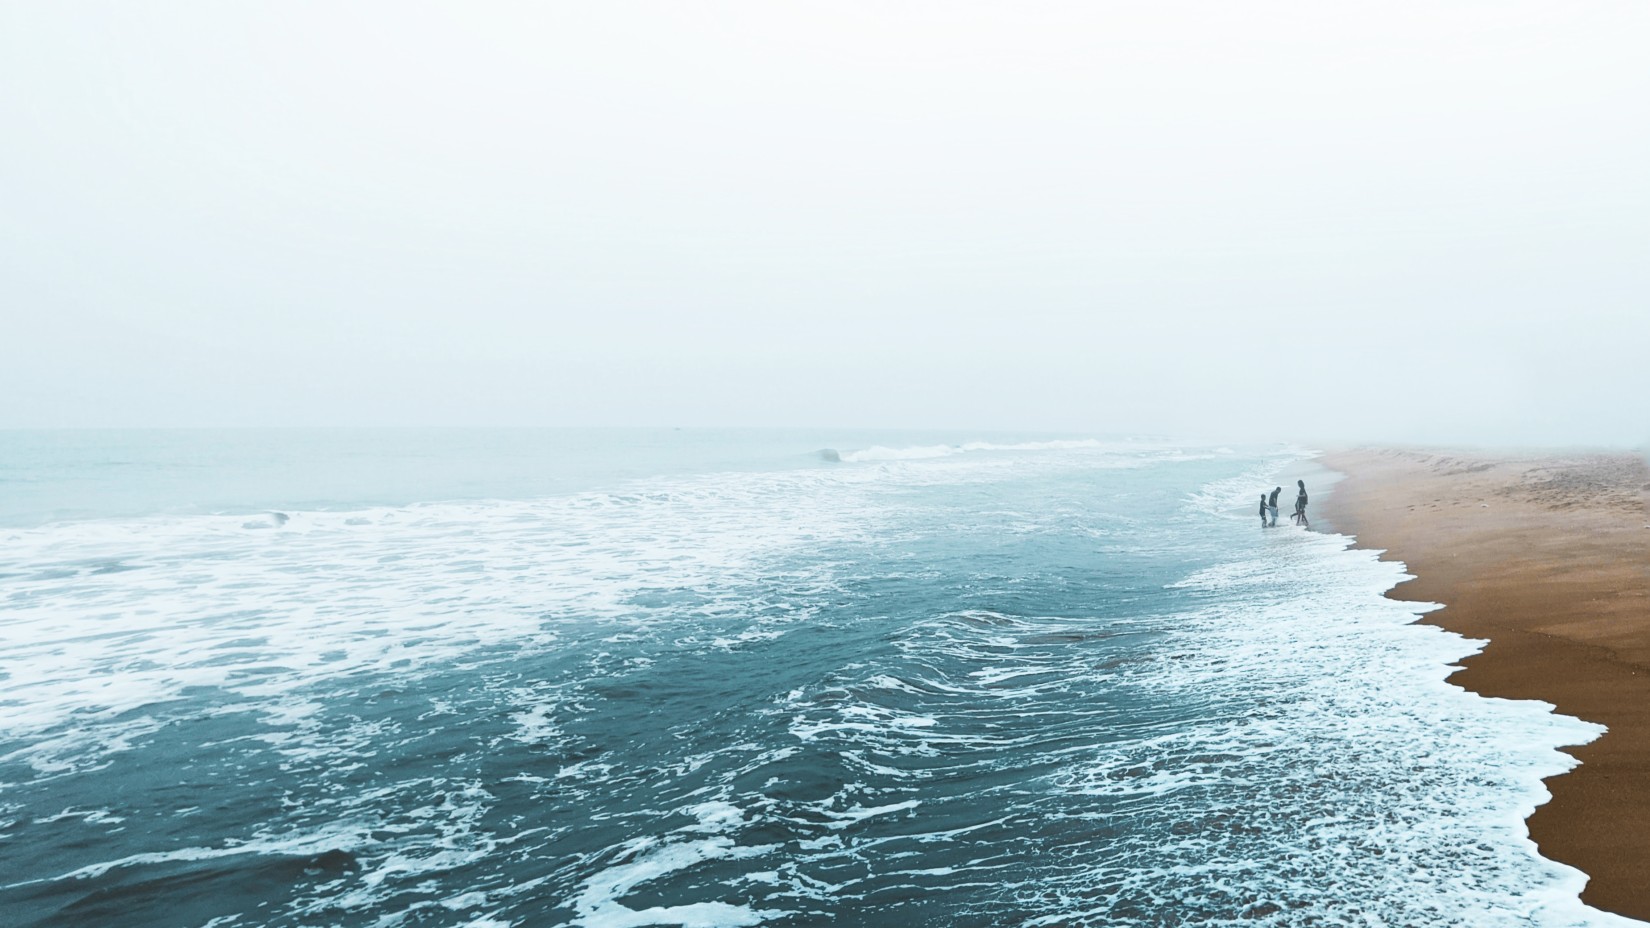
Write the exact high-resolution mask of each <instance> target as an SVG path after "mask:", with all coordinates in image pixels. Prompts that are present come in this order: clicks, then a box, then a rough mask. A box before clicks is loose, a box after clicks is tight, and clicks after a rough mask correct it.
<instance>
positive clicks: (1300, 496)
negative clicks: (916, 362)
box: [1294, 480, 1312, 528]
mask: <svg viewBox="0 0 1650 928" xmlns="http://www.w3.org/2000/svg"><path fill="white" fill-rule="evenodd" d="M1295 486H1298V487H1300V492H1299V493H1296V494H1295V515H1294V519H1295V521H1297V522H1299V523H1300V524H1302V525H1304V526H1306V527H1307V528H1311V527H1312V523H1311V522H1308V521H1306V481H1304V480H1297V481H1295Z"/></svg>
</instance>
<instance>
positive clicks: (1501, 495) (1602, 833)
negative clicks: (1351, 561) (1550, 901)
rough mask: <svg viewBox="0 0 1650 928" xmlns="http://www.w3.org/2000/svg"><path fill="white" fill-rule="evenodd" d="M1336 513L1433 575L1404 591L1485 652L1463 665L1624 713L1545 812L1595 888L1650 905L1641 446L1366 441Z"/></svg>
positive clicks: (1549, 850)
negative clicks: (1418, 445) (1423, 446)
mask: <svg viewBox="0 0 1650 928" xmlns="http://www.w3.org/2000/svg"><path fill="white" fill-rule="evenodd" d="M1324 463H1325V464H1327V465H1328V466H1329V467H1331V468H1333V469H1335V470H1338V471H1340V472H1342V473H1344V474H1346V475H1347V478H1346V479H1345V480H1344V481H1342V482H1341V483H1340V484H1339V485H1337V486H1336V487H1335V490H1334V492H1333V493H1332V494H1331V496H1330V497H1329V499H1328V500H1327V501H1326V504H1325V507H1324V510H1325V515H1326V516H1327V517H1328V519H1329V520H1330V521H1331V522H1332V523H1333V524H1334V526H1335V528H1336V529H1337V530H1340V531H1345V532H1349V533H1353V534H1356V535H1357V537H1358V545H1359V546H1360V547H1365V548H1382V549H1386V551H1387V554H1386V555H1385V556H1386V557H1389V558H1395V559H1398V560H1401V561H1403V562H1404V563H1405V564H1407V565H1408V567H1409V572H1410V573H1412V574H1415V575H1416V577H1417V579H1416V580H1414V581H1412V582H1410V583H1405V584H1403V585H1401V586H1399V587H1398V588H1397V589H1396V590H1394V591H1393V592H1392V593H1391V594H1390V595H1392V596H1393V597H1394V598H1396V599H1405V600H1423V601H1430V602H1438V603H1443V604H1445V608H1444V609H1442V610H1439V611H1437V612H1433V613H1430V614H1429V615H1427V616H1426V618H1425V621H1428V622H1431V623H1434V624H1437V625H1441V626H1443V627H1445V628H1448V629H1451V630H1453V631H1456V632H1460V633H1461V634H1463V635H1467V636H1469V637H1472V638H1487V639H1489V642H1490V643H1489V645H1488V646H1486V647H1485V649H1484V652H1483V653H1482V654H1479V655H1476V656H1474V657H1472V658H1469V659H1467V660H1466V661H1464V662H1463V669H1462V670H1460V671H1459V672H1457V673H1456V674H1455V675H1454V676H1453V677H1452V678H1451V680H1452V681H1453V682H1455V683H1457V684H1459V685H1461V686H1463V687H1466V688H1467V689H1470V690H1473V691H1474V692H1478V693H1482V694H1484V695H1486V696H1503V697H1508V698H1513V699H1541V700H1545V701H1547V702H1550V703H1553V704H1555V705H1556V706H1557V707H1558V710H1559V711H1560V712H1563V713H1565V714H1568V715H1574V716H1579V717H1580V718H1583V719H1587V720H1588V721H1592V722H1599V723H1601V724H1603V725H1606V726H1608V727H1609V731H1608V732H1607V733H1606V734H1605V735H1604V736H1603V737H1602V738H1599V739H1598V740H1597V741H1594V742H1593V743H1592V744H1589V745H1584V746H1582V747H1578V748H1573V749H1570V753H1571V754H1573V755H1575V757H1576V758H1577V759H1579V760H1580V761H1581V766H1580V767H1578V768H1576V769H1575V770H1574V771H1572V772H1570V773H1567V774H1564V775H1563V776H1558V777H1553V778H1551V779H1549V780H1548V781H1547V788H1548V789H1549V790H1551V791H1552V794H1553V799H1552V801H1551V802H1550V803H1548V804H1547V805H1545V806H1543V807H1541V808H1540V809H1538V810H1536V813H1535V814H1534V815H1533V816H1531V817H1530V821H1529V825H1530V834H1531V836H1532V837H1533V838H1534V839H1535V841H1536V843H1537V844H1538V845H1540V847H1541V852H1542V853H1543V854H1544V855H1546V856H1547V857H1550V858H1552V859H1554V860H1559V861H1563V862H1564V863H1567V864H1570V865H1572V866H1575V867H1578V868H1580V869H1581V870H1583V871H1585V872H1586V873H1588V874H1589V875H1590V876H1591V880H1590V881H1589V882H1588V885H1587V890H1586V892H1585V893H1583V894H1582V899H1583V900H1585V901H1586V902H1587V903H1589V904H1591V905H1594V906H1597V907H1599V908H1602V909H1607V910H1609V911H1612V912H1618V913H1621V914H1623V915H1628V916H1631V917H1634V918H1640V919H1647V920H1650V507H1647V505H1646V502H1647V499H1650V492H1647V491H1650V468H1647V467H1646V465H1645V461H1644V458H1642V457H1640V456H1638V455H1635V454H1580V453H1577V454H1563V455H1555V454H1540V455H1538V454H1527V455H1497V456H1490V455H1480V454H1471V453H1439V452H1424V451H1399V450H1380V451H1354V452H1343V453H1337V454H1333V455H1329V456H1328V457H1326V458H1325V460H1324Z"/></svg>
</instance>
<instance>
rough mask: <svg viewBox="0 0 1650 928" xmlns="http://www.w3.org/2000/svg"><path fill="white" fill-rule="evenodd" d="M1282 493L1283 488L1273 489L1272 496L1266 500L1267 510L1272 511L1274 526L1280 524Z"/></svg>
mask: <svg viewBox="0 0 1650 928" xmlns="http://www.w3.org/2000/svg"><path fill="white" fill-rule="evenodd" d="M1282 492H1283V487H1273V488H1272V495H1271V496H1269V497H1267V498H1266V508H1267V509H1269V510H1271V511H1272V522H1271V524H1272V525H1277V524H1278V494H1279V493H1282Z"/></svg>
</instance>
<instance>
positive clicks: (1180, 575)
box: [0, 430, 1629, 928]
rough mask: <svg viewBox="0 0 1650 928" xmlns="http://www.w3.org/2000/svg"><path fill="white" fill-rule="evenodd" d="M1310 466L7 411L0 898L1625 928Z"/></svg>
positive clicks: (1507, 735)
mask: <svg viewBox="0 0 1650 928" xmlns="http://www.w3.org/2000/svg"><path fill="white" fill-rule="evenodd" d="M1312 457H1313V453H1312V452H1311V450H1310V449H1305V448H1300V447H1293V446H1288V445H1270V446H1258V447H1232V446H1210V445H1199V444H1194V443H1184V442H1171V441H1164V440H1147V439H1132V440H1131V439H1121V438H1119V439H1103V440H1102V439H1092V438H1086V437H1083V436H1069V435H1065V436H1047V435H994V434H980V433H970V434H956V433H893V432H883V433H863V432H862V433H854V432H848V431H839V432H828V431H803V430H794V431H777V430H776V431H710V430H584V431H575V430H519V431H507V430H506V431H487V430H400V431H396V430H383V431H358V432H352V431H257V430H239V431H180V432H102V431H86V432H0V540H3V544H0V642H3V644H4V647H3V649H0V924H3V925H5V926H15V928H23V926H76V928H80V926H122V928H130V926H167V928H172V926H189V928H226V926H266V925H267V926H332V925H337V926H363V928H365V926H373V928H390V926H420V928H422V926H470V928H503V926H513V928H536V926H560V925H568V926H589V928H630V926H650V925H665V926H672V925H675V926H695V928H701V926H755V925H773V926H801V925H825V924H835V925H847V926H1007V925H1016V926H1080V925H1160V926H1173V925H1277V926H1285V925H1288V926H1294V925H1302V926H1304V925H1313V926H1332V925H1345V926H1360V928H1369V926H1408V925H1427V926H1431V925H1473V926H1501V925H1506V926H1572V925H1575V926H1579V925H1610V924H1629V923H1628V922H1627V921H1626V920H1624V919H1617V918H1615V917H1614V916H1609V915H1606V914H1603V913H1600V912H1597V911H1594V910H1591V909H1589V908H1586V907H1585V906H1583V905H1582V904H1581V903H1580V902H1579V900H1578V898H1577V894H1578V893H1579V891H1580V889H1581V887H1582V886H1583V884H1584V882H1585V877H1584V876H1583V875H1582V874H1581V873H1579V872H1578V871H1575V870H1573V869H1571V868H1568V867H1565V866H1562V865H1559V864H1556V863H1553V862H1550V861H1547V860H1545V859H1543V858H1541V857H1540V856H1539V855H1538V854H1537V853H1536V850H1535V848H1534V846H1533V845H1532V844H1531V842H1530V841H1529V839H1528V837H1527V835H1526V832H1525V828H1524V824H1523V819H1524V817H1525V816H1526V815H1527V814H1528V813H1529V812H1530V811H1531V810H1532V809H1533V808H1534V807H1535V806H1536V805H1538V804H1539V803H1541V802H1542V801H1544V799H1545V798H1546V792H1545V790H1544V789H1543V787H1542V784H1541V779H1542V778H1543V777H1547V776H1552V775H1554V774H1557V773H1560V772H1562V771H1564V770H1566V769H1568V768H1569V767H1570V766H1571V765H1572V764H1573V761H1572V760H1571V759H1570V758H1569V757H1568V756H1567V755H1565V754H1563V753H1561V752H1560V751H1559V750H1557V749H1558V748H1559V747H1561V746H1565V745H1574V744H1580V743H1584V742H1586V741H1589V740H1591V739H1592V738H1594V737H1596V736H1597V735H1598V734H1599V732H1600V729H1599V728H1598V727H1597V726H1594V725H1589V724H1586V723H1583V722H1580V721H1577V720H1575V719H1572V718H1568V717H1564V716H1560V715H1556V714H1554V713H1553V712H1552V711H1551V707H1550V706H1547V705H1544V704H1541V703H1535V702H1520V701H1508V700H1499V699H1486V698H1482V697H1479V696H1476V695H1472V694H1469V693H1466V692H1464V691H1462V690H1460V689H1458V688H1456V687H1454V686H1451V685H1449V684H1447V683H1445V682H1444V681H1445V677H1446V676H1447V675H1448V674H1449V672H1450V667H1451V665H1452V664H1453V663H1454V662H1456V661H1458V660H1460V659H1461V658H1462V657H1464V656H1467V655H1469V654H1472V653H1474V652H1475V651H1476V650H1477V649H1478V647H1479V645H1480V644H1481V643H1480V642H1474V641H1469V640H1465V639H1463V638H1461V637H1459V636H1456V635H1454V634H1451V633H1448V632H1445V631H1443V630H1441V629H1438V628H1435V627H1432V626H1428V625H1422V624H1417V623H1416V619H1417V617H1418V615H1419V613H1420V612H1421V611H1424V609H1425V608H1426V607H1425V606H1418V605H1416V604H1413V603H1405V602H1398V601H1393V600H1389V599H1387V598H1385V597H1384V596H1383V595H1382V594H1383V593H1385V592H1386V591H1387V590H1389V589H1391V588H1392V587H1393V586H1394V585H1396V584H1398V583H1399V582H1401V581H1402V580H1404V579H1405V574H1404V568H1403V566H1402V565H1401V564H1396V563H1391V562H1383V561H1380V560H1378V559H1377V556H1376V554H1375V553H1373V552H1369V551H1361V550H1355V549H1352V548H1350V547H1349V545H1350V544H1351V539H1349V538H1346V537H1344V536H1341V535H1337V534H1334V533H1333V532H1332V531H1329V530H1328V529H1327V528H1326V527H1323V526H1321V525H1320V526H1318V527H1317V530H1314V531H1307V530H1304V529H1301V528H1297V527H1294V526H1291V525H1289V524H1288V520H1287V519H1286V518H1285V519H1280V525H1279V526H1278V527H1276V528H1262V527H1261V526H1260V524H1259V518H1258V516H1257V514H1256V511H1255V510H1256V508H1257V507H1256V503H1257V499H1256V498H1257V496H1258V495H1259V494H1261V493H1263V492H1266V491H1269V490H1270V489H1271V488H1272V487H1273V486H1276V485H1280V484H1281V485H1283V486H1284V487H1285V488H1286V490H1285V493H1284V494H1283V501H1284V510H1285V513H1286V514H1287V511H1288V509H1289V501H1290V499H1291V498H1292V496H1293V492H1292V490H1291V489H1289V488H1291V487H1292V486H1293V484H1294V481H1295V480H1296V479H1306V480H1307V482H1308V488H1309V489H1310V490H1312V491H1313V493H1314V500H1315V501H1317V500H1321V498H1322V495H1323V493H1324V492H1325V488H1327V481H1326V480H1325V479H1324V478H1325V476H1326V475H1325V474H1324V472H1323V471H1322V470H1321V469H1320V468H1318V467H1317V465H1315V464H1313V462H1312ZM1330 492H1332V491H1330ZM1316 508H1317V507H1316V506H1314V508H1313V511H1314V512H1316Z"/></svg>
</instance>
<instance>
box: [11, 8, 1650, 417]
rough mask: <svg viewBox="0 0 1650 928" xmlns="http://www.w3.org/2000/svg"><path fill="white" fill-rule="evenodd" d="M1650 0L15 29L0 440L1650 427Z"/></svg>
mask: <svg viewBox="0 0 1650 928" xmlns="http://www.w3.org/2000/svg"><path fill="white" fill-rule="evenodd" d="M1647 43H1650V5H1645V4H1637V3H1591V2H1573V0H1566V2H1551V3H1520V2H1496V3H1489V2H1463V3H1448V4H1439V3H1433V2H1427V3H1417V2H1391V0H1382V2H1378V3H1375V2H1370V3H1333V4H1324V3H1304V2H1302V3H1241V4H1216V3H1165V2H1141V3H1087V2H1084V3H1078V2H1073V3H983V2H982V3H971V2H944V3H940V2H932V3H883V2H879V3H843V2H830V3H616V2H606V0H604V2H599V3H586V4H571V3H538V4H528V3H521V4H474V3H463V4H460V3H453V4H447V5H433V4H404V3H370V4H369V3H348V4H331V3H265V4H253V3H219V2H199V3H143V4H129V3H116V2H112V3H103V4H91V3H70V2H53V3H23V2H11V3H5V4H3V5H0V120H3V123H4V125H5V133H4V143H3V144H0V309H3V312H4V321H5V331H6V337H5V338H4V339H3V340H0V426H6V427H53V426H192V425H373V424H383V425H424V424H428V425H459V424H475V425H603V424H612V425H682V426H695V425H716V426H721V425H813V424H819V425H854V426H866V427H885V426H886V427H905V426H912V427H937V428H981V429H985V428H1018V429H1051V430H1068V431H1072V432H1078V433H1117V432H1141V431H1147V432H1152V433H1178V434H1197V435H1204V436H1211V437H1213V436H1234V437H1249V438H1254V439H1258V440H1275V439H1304V440H1334V439H1362V440H1406V441H1429V442H1516V443H1570V442H1582V443H1610V444H1639V443H1642V442H1644V441H1645V440H1646V439H1647V438H1650V402H1647V398H1650V359H1647V357H1646V355H1647V349H1650V307H1647V302H1650V301H1647V299H1646V297H1647V295H1650V262H1647V257H1650V171H1647V170H1646V167H1645V166H1646V165H1650V66H1647V65H1646V61H1645V51H1644V50H1645V48H1646V46H1647Z"/></svg>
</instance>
